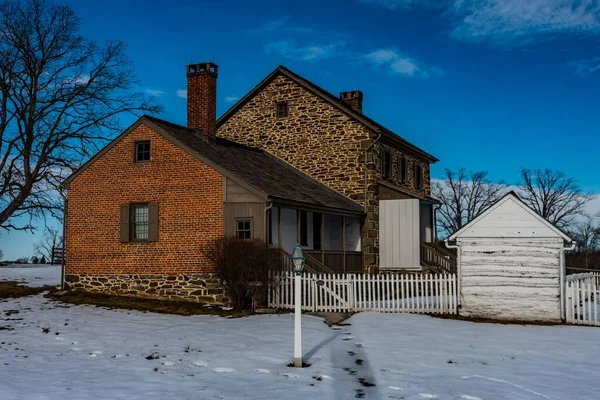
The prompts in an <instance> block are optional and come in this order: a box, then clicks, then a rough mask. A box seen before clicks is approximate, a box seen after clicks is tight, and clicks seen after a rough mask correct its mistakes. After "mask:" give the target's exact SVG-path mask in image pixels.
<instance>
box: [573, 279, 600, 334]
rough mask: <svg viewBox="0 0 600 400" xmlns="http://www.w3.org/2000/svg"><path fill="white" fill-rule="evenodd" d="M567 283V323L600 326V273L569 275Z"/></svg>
mask: <svg viewBox="0 0 600 400" xmlns="http://www.w3.org/2000/svg"><path fill="white" fill-rule="evenodd" d="M565 284H566V287H565V295H566V320H567V323H569V324H575V325H592V326H600V319H599V318H598V303H599V301H600V296H599V295H600V292H599V290H600V273H598V272H589V273H584V274H574V275H567V277H566V279H565Z"/></svg>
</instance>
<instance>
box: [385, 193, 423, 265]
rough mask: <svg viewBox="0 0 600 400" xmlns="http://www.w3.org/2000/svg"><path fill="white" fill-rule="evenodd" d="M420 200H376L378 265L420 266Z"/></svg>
mask: <svg viewBox="0 0 600 400" xmlns="http://www.w3.org/2000/svg"><path fill="white" fill-rule="evenodd" d="M419 211H420V210H419V200H417V199H406V200H381V201H380V202H379V267H380V268H382V269H386V268H420V266H421V261H420V259H419V256H420V254H419V250H420V249H419V247H420V242H419V234H420V230H419Z"/></svg>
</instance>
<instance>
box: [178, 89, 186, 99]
mask: <svg viewBox="0 0 600 400" xmlns="http://www.w3.org/2000/svg"><path fill="white" fill-rule="evenodd" d="M177 97H181V98H182V99H187V90H185V89H178V90H177Z"/></svg>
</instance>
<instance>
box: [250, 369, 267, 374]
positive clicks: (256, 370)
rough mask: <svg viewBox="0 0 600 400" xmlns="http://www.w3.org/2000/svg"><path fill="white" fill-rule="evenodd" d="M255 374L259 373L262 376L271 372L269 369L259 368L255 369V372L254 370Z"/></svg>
mask: <svg viewBox="0 0 600 400" xmlns="http://www.w3.org/2000/svg"><path fill="white" fill-rule="evenodd" d="M254 372H258V373H260V374H268V373H270V372H271V371H269V370H268V369H263V368H257V369H255V370H254Z"/></svg>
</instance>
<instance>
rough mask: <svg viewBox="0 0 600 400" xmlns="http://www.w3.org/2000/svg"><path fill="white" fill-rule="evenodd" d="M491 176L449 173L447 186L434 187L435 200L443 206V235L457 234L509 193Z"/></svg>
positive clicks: (462, 171) (440, 215) (440, 226)
mask: <svg viewBox="0 0 600 400" xmlns="http://www.w3.org/2000/svg"><path fill="white" fill-rule="evenodd" d="M487 175H488V173H487V171H477V172H468V171H467V170H466V169H464V168H460V169H458V170H457V171H456V172H455V171H451V170H449V169H446V174H445V178H444V180H443V182H435V183H434V184H433V185H432V192H431V193H432V196H433V197H434V198H436V199H438V200H439V201H440V202H441V205H440V207H439V210H438V212H437V224H438V229H439V231H440V232H443V233H444V234H446V235H450V234H452V233H454V232H456V231H457V230H459V229H460V228H462V227H463V226H464V225H465V224H467V223H468V222H469V221H471V220H473V219H474V218H476V217H477V216H478V215H479V214H481V212H483V211H484V210H485V209H487V208H488V207H489V206H491V205H492V204H493V203H494V202H496V201H497V200H498V199H499V198H501V197H502V196H503V195H504V194H505V193H506V189H507V185H506V184H505V183H504V182H502V181H501V182H497V183H496V182H492V181H490V180H489V179H488V178H487Z"/></svg>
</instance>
